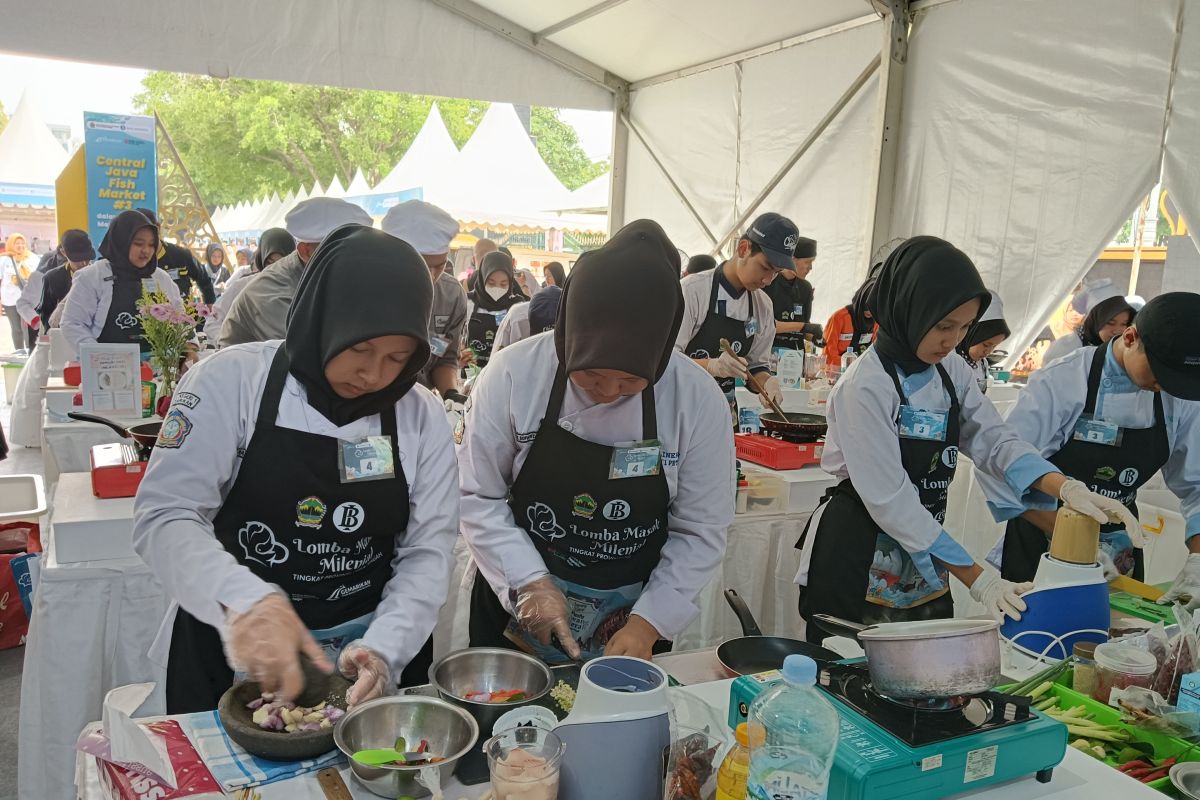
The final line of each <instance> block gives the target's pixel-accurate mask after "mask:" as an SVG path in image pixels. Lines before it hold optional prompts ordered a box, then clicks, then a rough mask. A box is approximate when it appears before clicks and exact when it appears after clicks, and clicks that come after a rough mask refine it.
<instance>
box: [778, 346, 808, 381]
mask: <svg viewBox="0 0 1200 800" xmlns="http://www.w3.org/2000/svg"><path fill="white" fill-rule="evenodd" d="M778 377H779V385H780V386H782V387H783V388H784V389H799V388H800V387H801V385H803V382H804V354H803V353H801V352H800V351H799V350H788V351H787V352H785V353H784V354H783V355H781V356H780V357H779V370H778Z"/></svg>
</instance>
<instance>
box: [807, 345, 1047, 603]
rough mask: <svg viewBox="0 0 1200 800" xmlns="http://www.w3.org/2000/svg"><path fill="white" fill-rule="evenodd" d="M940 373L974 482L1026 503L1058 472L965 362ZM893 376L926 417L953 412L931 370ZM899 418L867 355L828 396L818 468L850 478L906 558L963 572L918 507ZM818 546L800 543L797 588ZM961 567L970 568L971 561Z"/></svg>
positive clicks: (891, 393)
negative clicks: (993, 482)
mask: <svg viewBox="0 0 1200 800" xmlns="http://www.w3.org/2000/svg"><path fill="white" fill-rule="evenodd" d="M942 366H943V367H944V368H945V369H946V372H947V374H949V376H950V381H951V382H952V383H953V384H954V391H955V393H956V394H957V395H958V402H959V406H960V410H959V424H960V428H959V443H958V446H959V449H960V450H961V451H962V453H963V454H965V455H966V456H967V457H969V458H970V459H971V461H972V462H974V464H975V470H976V473H977V474H988V475H992V476H994V477H995V478H996V479H997V480H1001V481H1006V482H1007V483H1008V484H1009V486H1010V487H1012V490H1013V492H1014V493H1015V494H1017V495H1018V496H1024V495H1025V494H1026V493H1029V492H1030V487H1031V486H1032V484H1033V483H1034V482H1035V481H1036V480H1037V479H1038V478H1040V477H1042V476H1043V475H1046V474H1048V473H1051V472H1058V471H1059V470H1058V469H1056V468H1055V467H1054V465H1052V464H1051V463H1050V462H1048V461H1046V460H1045V459H1044V458H1042V457H1041V456H1040V455H1039V454H1038V452H1037V450H1036V449H1035V448H1034V447H1033V446H1032V445H1030V444H1028V443H1027V442H1025V441H1023V440H1022V439H1021V438H1020V436H1018V434H1017V432H1016V430H1014V429H1013V428H1012V427H1010V426H1009V425H1006V424H1005V422H1004V420H1003V419H1001V417H1000V415H999V414H998V413H997V412H996V409H995V408H994V407H993V406H992V403H991V401H989V400H988V399H987V398H986V397H985V396H984V394H983V393H982V392H980V391H979V387H978V386H977V385H976V383H975V376H974V375H973V374H972V372H971V369H970V368H969V367H968V366H967V362H965V361H963V360H962V359H961V358H958V357H957V356H951V357H949V358H946V359H945V360H943V361H942ZM897 375H898V377H899V378H900V385H901V386H902V387H904V393H905V396H906V397H907V398H908V402H909V405H911V406H913V407H915V408H921V409H927V410H930V411H945V410H947V409H949V408H950V398H949V395H947V393H946V390H945V387H943V385H942V380H941V376H940V375H939V374H938V371H937V369H935V368H934V367H930V368H928V369H926V370H925V371H923V372H919V373H917V374H915V375H909V376H906V375H905V374H904V372H903V371H902V370H900V369H899V368H897ZM899 414H900V396H899V395H898V394H897V393H896V386H895V384H893V383H892V379H891V377H890V376H889V375H888V373H887V371H886V370H884V368H883V364H882V362H880V360H879V356H878V354H877V353H876V351H875V348H874V347H872V348H871V349H870V350H868V351H867V352H866V353H865V354H863V355H862V356H860V357H859V358H858V359H857V360H856V361H855V362H854V363H853V364H852V365H851V366H850V369H849V370H847V371H846V374H845V375H843V376H842V377H841V379H840V380H839V381H838V382H837V385H835V386H834V387H833V391H832V392H830V394H829V407H828V410H827V417H828V421H829V431H828V433H826V435H825V452H824V454H823V455H822V457H821V468H822V469H824V470H825V471H826V472H828V473H830V474H831V475H834V476H836V477H838V478H843V479H844V478H849V479H850V480H851V482H852V483H853V484H854V488H855V490H856V491H857V492H858V494H859V496H860V497H861V498H862V501H863V504H864V505H865V506H866V507H867V511H868V512H869V513H870V515H871V519H873V520H874V521H875V524H876V525H878V526H879V528H880V530H882V531H883V532H885V533H887V534H888V535H889V536H891V537H892V538H893V539H895V540H896V542H897V543H899V545H900V546H901V547H903V548H904V549H905V550H906V551H907V552H908V553H910V554H914V555H915V554H924V553H928V554H929V555H931V556H933V557H935V558H938V559H939V560H942V561H945V562H946V563H950V564H963V560H962V558H963V556H965V555H966V551H965V550H963V549H962V547H961V545H959V544H958V543H957V542H955V541H954V540H953V539H952V538H951V537H950V535H949V534H948V533H946V531H945V530H944V529H943V528H942V524H941V522H940V521H939V520H936V519H934V518H933V516H932V515H931V514H930V513H929V512H928V511H927V510H926V509H925V507H924V506H923V505H921V500H920V496H919V495H918V493H917V488H916V487H915V486H914V485H913V483H912V481H911V480H910V479H909V477H908V474H907V473H906V472H905V471H904V464H903V462H902V460H901V456H900V440H899V436H898V434H897V432H896V420H897V418H898V417H899ZM1036 494H1038V495H1041V493H1040V492H1036ZM1041 496H1042V497H1045V495H1041ZM815 539H816V537H815V536H809V537H807V539H806V540H805V546H804V551H803V553H802V554H801V568H800V572H799V574H798V575H797V582H798V583H800V585H801V586H805V585H807V580H808V564H809V559H810V557H811V555H812V546H813V541H814V540H815ZM966 563H970V558H969V556H967V557H966Z"/></svg>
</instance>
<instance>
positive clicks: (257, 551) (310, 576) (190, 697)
mask: <svg viewBox="0 0 1200 800" xmlns="http://www.w3.org/2000/svg"><path fill="white" fill-rule="evenodd" d="M287 373H288V359H287V354H286V353H285V350H284V348H283V347H280V348H279V350H278V351H277V352H276V354H275V358H274V360H273V361H272V362H271V370H270V373H269V374H268V377H267V384H266V388H265V389H264V390H263V397H262V401H261V403H260V404H259V409H258V418H257V421H256V422H255V427H254V435H253V436H252V437H251V439H250V444H249V446H248V447H247V448H246V453H245V456H244V457H243V458H242V465H241V468H240V470H239V471H238V476H237V480H236V481H234V484H233V488H232V489H231V490H230V492H229V495H228V497H226V498H225V502H224V504H222V506H221V510H220V511H219V512H218V513H217V516H216V519H214V520H213V529H214V532H215V534H216V537H217V540H218V541H220V542H221V544H222V546H223V547H224V548H225V549H226V550H227V551H228V552H229V553H230V554H231V555H232V556H233V557H234V558H235V559H236V560H237V562H238V563H239V564H241V565H243V566H245V567H247V568H248V569H249V570H250V571H251V572H253V573H254V574H255V575H257V576H258V577H260V578H262V579H263V580H264V581H266V582H267V583H271V584H274V585H276V586H278V587H280V588H281V589H282V590H283V591H284V592H285V593H286V594H287V595H288V598H289V600H290V602H291V604H292V608H293V609H295V611H296V613H297V615H299V617H300V619H301V620H302V621H303V622H304V624H305V625H306V626H307V627H308V628H309V630H310V631H312V633H313V636H314V638H316V640H317V642H318V643H319V644H321V646H322V647H323V648H324V649H325V650H326V653H327V655H329V657H330V659H331V660H333V661H334V663H336V661H337V654H338V653H339V652H340V651H341V649H342V647H343V646H345V645H347V644H349V643H350V642H351V641H353V640H355V639H358V638H361V637H362V635H363V634H364V633H365V632H366V629H367V625H368V624H369V623H370V621H371V619H372V617H373V616H374V613H375V609H376V607H377V606H378V605H379V601H380V599H381V598H382V596H383V588H384V586H385V585H386V584H387V582H388V580H389V579H390V578H391V575H392V559H393V557H394V556H395V553H396V535H397V533H399V532H401V531H404V530H405V529H406V528H407V527H408V481H407V480H405V477H404V472H403V470H401V468H400V458H399V452H398V451H397V449H396V414H395V412H394V411H392V410H390V409H389V410H388V411H385V412H384V413H383V414H381V415H380V416H381V428H382V432H381V436H378V437H367V438H366V439H364V440H361V441H359V442H344V441H341V440H339V439H335V438H333V437H330V436H322V435H320V434H316V433H309V432H307V431H297V430H292V429H290V428H283V427H280V426H277V425H276V424H275V420H276V417H277V416H278V414H279V398H280V397H281V396H282V393H283V387H284V383H285V381H286V379H287ZM385 438H386V440H387V441H386V442H385V441H384V439H385ZM388 449H390V452H387V450H388ZM381 450H383V452H380V451H381ZM389 464H390V467H391V469H390V473H389V472H388V467H389ZM233 678H234V674H233V671H232V670H231V669H230V668H229V666H228V665H227V664H226V663H225V658H224V656H223V655H222V647H221V640H220V637H219V635H218V633H217V631H216V629H214V628H212V627H211V626H209V625H206V624H204V623H202V622H200V621H199V620H197V619H196V618H195V617H193V616H192V615H190V614H188V613H187V612H185V611H184V610H183V609H180V610H179V612H178V614H177V616H176V618H175V626H174V629H173V632H172V638H171V652H170V657H169V659H168V666H167V706H168V708H167V710H168V713H172V714H175V713H189V712H191V711H204V710H209V709H212V708H215V707H216V702H217V700H218V699H219V698H220V696H221V694H222V693H223V692H224V691H225V689H227V688H229V686H230V685H231V684H232V682H233Z"/></svg>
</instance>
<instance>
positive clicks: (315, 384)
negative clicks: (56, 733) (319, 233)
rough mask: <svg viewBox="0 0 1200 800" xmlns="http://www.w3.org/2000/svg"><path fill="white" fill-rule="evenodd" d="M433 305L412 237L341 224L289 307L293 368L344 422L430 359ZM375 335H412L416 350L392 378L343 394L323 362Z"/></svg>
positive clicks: (314, 400) (406, 384)
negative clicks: (366, 391)
mask: <svg viewBox="0 0 1200 800" xmlns="http://www.w3.org/2000/svg"><path fill="white" fill-rule="evenodd" d="M432 307H433V283H432V282H431V281H430V279H429V268H428V267H426V266H425V259H423V258H421V256H420V254H418V253H417V251H416V250H414V249H413V248H412V246H411V245H409V244H408V243H406V242H402V241H400V240H399V239H397V238H396V237H394V236H390V235H388V234H386V233H384V232H383V231H379V230H374V229H372V228H369V227H367V226H365V225H343V226H342V227H340V228H338V229H336V230H334V231H333V232H332V233H330V234H329V235H328V236H326V237H325V240H324V241H323V242H321V246H320V247H319V248H318V249H317V252H316V254H315V255H314V256H313V258H312V260H311V261H309V262H308V267H307V268H306V269H305V270H304V277H303V278H301V279H300V286H299V288H297V290H296V297H295V299H293V300H292V306H291V308H290V309H288V326H287V340H286V344H287V353H288V360H289V362H290V364H289V367H288V369H289V371H290V372H291V373H292V375H294V376H296V380H298V381H300V383H301V384H303V385H304V388H305V390H306V391H307V393H308V404H309V405H310V406H312V407H313V408H315V409H316V410H317V411H319V412H321V414H322V416H324V417H325V418H326V419H328V420H329V421H330V422H332V423H333V424H335V425H339V426H340V425H346V424H348V423H351V422H353V421H354V420H356V419H361V418H362V417H367V416H371V415H372V414H379V413H381V412H384V411H386V410H387V409H389V408H391V407H392V406H393V405H395V404H396V402H397V401H398V400H399V399H400V398H401V397H403V396H404V395H405V394H406V393H407V392H408V390H409V389H411V388H412V386H413V384H414V383H415V382H416V380H417V376H418V375H419V374H420V372H421V370H423V369H424V368H425V365H426V363H428V361H429V314H430V310H431V309H432ZM376 336H411V337H413V338H414V339H416V340H417V350H416V352H415V353H413V356H412V358H410V359H409V361H408V364H406V365H405V367H404V369H403V371H401V373H400V375H399V377H397V378H396V380H395V381H393V382H392V383H391V385H389V386H387V387H385V388H383V389H380V390H379V391H377V392H372V393H371V394H367V395H363V396H362V397H356V398H354V399H352V400H346V399H343V398H341V397H339V396H338V395H337V393H336V392H335V391H334V390H333V387H331V386H330V385H329V381H328V380H326V378H325V365H326V364H328V363H329V362H330V360H332V359H333V357H334V356H336V355H338V354H339V353H341V352H342V351H344V350H346V349H347V348H349V347H353V346H354V345H356V344H358V343H359V342H363V341H366V340H367V339H373V338H375V337H376Z"/></svg>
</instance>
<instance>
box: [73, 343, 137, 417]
mask: <svg viewBox="0 0 1200 800" xmlns="http://www.w3.org/2000/svg"><path fill="white" fill-rule="evenodd" d="M79 369H80V377H81V379H82V381H83V385H82V387H81V391H82V394H83V410H84V411H104V412H108V413H110V414H113V415H116V416H123V417H140V416H141V415H142V391H141V387H142V355H141V348H139V347H138V346H137V345H136V344H100V343H99V342H90V343H86V344H81V345H80V346H79Z"/></svg>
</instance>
